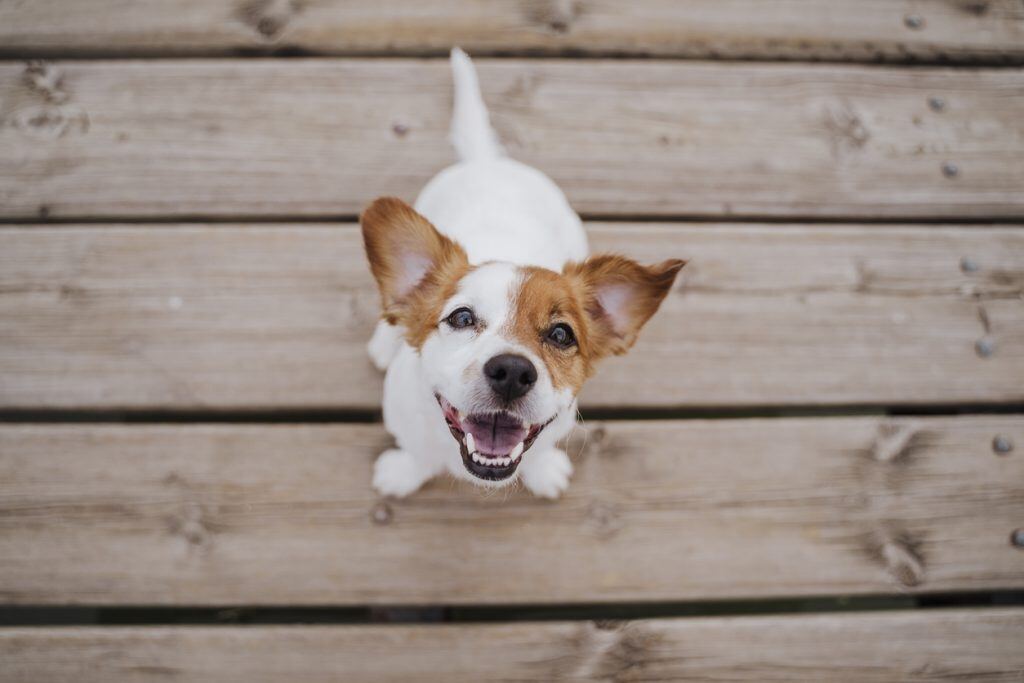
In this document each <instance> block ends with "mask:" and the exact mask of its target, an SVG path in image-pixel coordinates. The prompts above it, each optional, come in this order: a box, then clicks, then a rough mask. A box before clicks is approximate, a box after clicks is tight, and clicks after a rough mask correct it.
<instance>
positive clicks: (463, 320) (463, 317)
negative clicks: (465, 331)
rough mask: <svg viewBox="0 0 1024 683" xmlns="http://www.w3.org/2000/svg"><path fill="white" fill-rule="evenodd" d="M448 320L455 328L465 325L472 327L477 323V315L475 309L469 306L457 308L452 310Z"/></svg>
mask: <svg viewBox="0 0 1024 683" xmlns="http://www.w3.org/2000/svg"><path fill="white" fill-rule="evenodd" d="M446 320H447V321H448V324H449V325H451V326H452V327H454V328H455V329H457V330H458V329H462V328H463V327H472V326H473V325H476V316H475V315H473V311H471V310H469V309H468V308H456V309H455V310H454V311H452V312H451V315H449V316H448V317H447V318H446Z"/></svg>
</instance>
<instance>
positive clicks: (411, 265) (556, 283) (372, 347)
mask: <svg viewBox="0 0 1024 683" xmlns="http://www.w3.org/2000/svg"><path fill="white" fill-rule="evenodd" d="M451 66H452V73H453V76H454V83H455V93H454V112H453V117H452V124H451V140H452V143H453V144H454V147H455V150H456V152H457V153H458V156H459V157H460V161H459V162H458V163H456V164H455V165H453V166H450V167H448V168H446V169H444V170H442V171H441V172H440V173H438V174H437V175H436V176H435V177H434V178H433V179H431V180H430V182H429V183H427V185H426V186H425V187H424V188H423V190H422V192H421V193H420V195H419V198H418V199H417V200H416V203H415V208H413V207H410V206H409V205H408V204H406V203H404V202H403V201H401V200H400V199H396V198H394V197H383V198H380V199H377V200H376V201H374V202H373V203H372V204H370V206H369V207H368V208H367V209H366V210H365V211H364V212H363V214H362V216H361V217H360V224H361V227H362V234H363V242H364V246H365V248H366V256H367V259H368V260H369V264H370V270H371V271H372V272H373V276H374V278H375V279H376V281H377V284H378V286H379V289H380V295H381V302H382V316H381V321H380V322H379V323H378V325H377V329H376V331H375V332H374V334H373V338H372V339H371V340H370V343H369V345H368V351H369V354H370V358H371V359H372V361H373V362H374V364H375V365H376V366H377V367H378V368H380V369H381V370H386V371H387V374H386V376H385V380H384V405H383V412H384V425H385V427H386V429H387V430H388V432H390V433H391V435H392V436H393V437H394V438H395V441H396V443H397V447H396V448H393V449H390V450H386V451H384V452H383V453H382V454H381V455H380V456H379V457H378V459H377V461H376V463H375V465H374V472H373V486H374V488H375V489H376V490H377V491H378V492H379V493H381V494H383V495H387V496H394V497H402V496H407V495H409V494H410V493H412V492H414V491H416V490H417V489H418V488H420V487H421V486H422V485H423V484H424V483H425V482H427V481H428V480H430V479H432V478H433V477H435V476H437V475H440V474H442V473H443V472H445V471H448V472H450V473H451V474H453V475H455V476H456V477H457V478H461V479H465V480H469V481H472V482H474V483H476V484H480V485H482V486H486V487H501V486H507V485H509V484H510V483H512V482H514V481H516V480H517V479H519V480H521V481H522V483H523V484H524V485H525V486H526V488H527V489H529V490H530V491H531V492H532V493H533V494H535V495H537V496H541V497H545V498H557V497H558V496H559V495H561V493H562V492H563V491H564V490H565V489H566V487H567V486H568V484H569V478H570V476H571V474H572V463H571V462H570V460H569V457H568V456H567V455H566V453H565V451H564V450H561V449H560V448H559V447H558V444H559V442H560V440H561V439H563V438H564V437H565V436H566V435H567V434H568V433H569V431H570V430H571V429H572V428H573V426H574V425H575V422H576V414H577V410H576V396H577V394H578V392H579V390H580V387H581V386H582V385H583V383H584V381H585V380H586V379H587V378H588V377H590V375H591V374H592V373H593V371H594V365H595V363H596V362H597V361H599V360H600V359H601V358H604V357H605V356H609V355H613V354H622V353H625V352H626V351H627V350H628V349H629V348H630V347H631V346H632V345H633V342H634V341H636V338H637V334H638V333H639V332H640V328H641V327H643V325H644V324H645V323H646V322H647V320H648V319H649V318H650V317H651V316H652V315H654V313H655V312H656V311H657V309H658V307H659V306H660V305H661V302H662V300H663V299H664V298H665V295H666V294H667V293H668V292H669V290H670V289H671V287H672V285H673V283H674V282H675V279H676V275H677V274H678V273H679V270H680V269H681V268H682V267H683V266H684V265H685V261H682V260H679V259H671V260H667V261H664V262H663V263H659V264H657V265H653V266H643V265H640V264H639V263H636V262H635V261H632V260H630V259H628V258H626V257H624V256H618V255H599V256H590V257H588V247H587V236H586V233H585V232H584V229H583V223H582V221H581V220H580V217H579V216H578V215H577V214H576V213H575V212H574V211H573V210H572V208H571V207H570V206H569V202H568V201H567V200H566V197H565V195H564V194H563V193H562V191H561V190H560V189H559V188H558V186H557V185H555V183H554V182H553V181H552V180H551V179H550V178H548V177H547V176H546V175H544V174H543V173H541V172H540V171H538V170H536V169H534V168H531V167H529V166H527V165H525V164H522V163H519V162H517V161H514V160H512V159H510V158H509V157H508V156H507V155H506V154H505V152H504V150H503V149H502V147H501V145H500V143H499V141H498V138H497V136H496V134H495V133H494V131H493V129H492V128H491V125H490V119H489V115H488V112H487V109H486V107H485V105H484V102H483V97H482V95H481V93H480V88H479V83H478V81H477V74H476V71H475V69H474V67H473V64H472V62H471V61H470V59H469V57H468V56H467V55H466V53H464V52H463V51H462V50H460V49H458V48H455V49H454V50H452V53H451Z"/></svg>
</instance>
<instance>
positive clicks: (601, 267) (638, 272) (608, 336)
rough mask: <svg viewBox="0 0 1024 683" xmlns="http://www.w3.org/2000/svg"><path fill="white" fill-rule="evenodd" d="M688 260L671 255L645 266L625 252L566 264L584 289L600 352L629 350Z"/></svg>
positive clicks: (605, 353) (595, 339) (582, 289)
mask: <svg viewBox="0 0 1024 683" xmlns="http://www.w3.org/2000/svg"><path fill="white" fill-rule="evenodd" d="M685 265H686V261H681V260H679V259H670V260H668V261H664V262H662V263H659V264H657V265H653V266H643V265H640V264H639V263H637V262H636V261H633V260H631V259H628V258H626V257H624V256H616V255H608V254H606V255H600V256H593V257H591V258H589V259H587V260H586V261H584V262H583V263H570V264H568V265H566V267H565V270H564V274H565V275H566V277H568V278H570V280H574V281H576V283H577V286H578V287H579V288H580V291H582V296H583V300H584V306H585V308H586V311H587V315H588V316H589V317H590V320H591V323H592V329H593V330H594V331H595V332H596V334H594V335H593V341H594V348H595V350H596V351H597V355H598V356H603V355H607V354H609V353H612V354H616V355H618V354H623V353H625V352H626V351H628V350H629V348H630V347H631V346H633V343H634V342H635V341H636V338H637V335H639V334H640V328H642V327H643V326H644V323H646V322H647V321H648V320H649V319H650V317H651V316H652V315H654V313H655V312H656V311H657V310H658V307H659V306H660V305H661V302H662V300H663V299H664V298H665V295H666V294H668V292H669V290H670V289H671V288H672V283H674V282H675V279H676V275H677V274H678V273H679V271H680V269H682V267H683V266H685Z"/></svg>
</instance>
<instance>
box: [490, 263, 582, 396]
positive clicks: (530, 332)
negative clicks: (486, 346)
mask: <svg viewBox="0 0 1024 683" xmlns="http://www.w3.org/2000/svg"><path fill="white" fill-rule="evenodd" d="M521 270H522V272H523V280H522V284H521V285H520V287H519V291H518V293H517V295H516V298H515V301H514V302H513V306H514V309H515V310H514V313H513V315H512V317H511V319H510V320H509V323H508V326H509V330H508V333H509V335H510V336H512V337H514V338H515V339H516V340H517V341H519V342H520V343H521V344H523V345H524V346H526V347H527V348H528V349H530V350H531V351H533V352H534V353H535V354H537V356H539V357H540V358H541V359H542V360H543V361H544V364H545V365H546V366H547V368H548V370H549V371H550V373H551V381H552V383H553V384H554V385H555V388H556V389H562V388H564V387H570V388H571V389H572V392H573V393H574V394H575V393H576V392H578V391H579V390H580V387H581V386H583V382H584V381H585V380H586V379H587V378H588V377H589V376H590V375H591V374H592V373H593V367H592V363H591V344H590V323H589V320H588V318H587V315H586V312H585V311H584V309H583V304H582V300H581V299H580V297H579V296H578V294H577V292H576V291H575V289H574V287H573V286H572V283H571V282H570V281H569V280H568V279H567V278H566V277H565V276H564V275H561V274H559V273H556V272H554V271H551V270H547V269H545V268H522V269H521ZM558 323H565V324H567V325H569V327H571V328H572V330H573V333H574V334H575V335H576V341H577V345H576V346H572V347H569V348H566V349H563V348H560V347H558V346H557V345H555V344H553V343H551V342H549V341H547V335H548V332H549V331H550V330H551V328H552V327H553V326H555V325H556V324H558Z"/></svg>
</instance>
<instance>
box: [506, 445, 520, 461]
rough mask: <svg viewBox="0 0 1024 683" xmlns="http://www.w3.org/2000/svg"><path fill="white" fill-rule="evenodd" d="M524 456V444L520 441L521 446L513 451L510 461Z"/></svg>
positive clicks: (510, 454) (509, 455)
mask: <svg viewBox="0 0 1024 683" xmlns="http://www.w3.org/2000/svg"><path fill="white" fill-rule="evenodd" d="M522 454H523V442H522V441H520V442H519V445H517V446H516V447H515V448H513V449H512V452H511V453H509V454H508V457H509V459H510V460H515V459H516V458H518V457H519V456H520V455H522Z"/></svg>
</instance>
